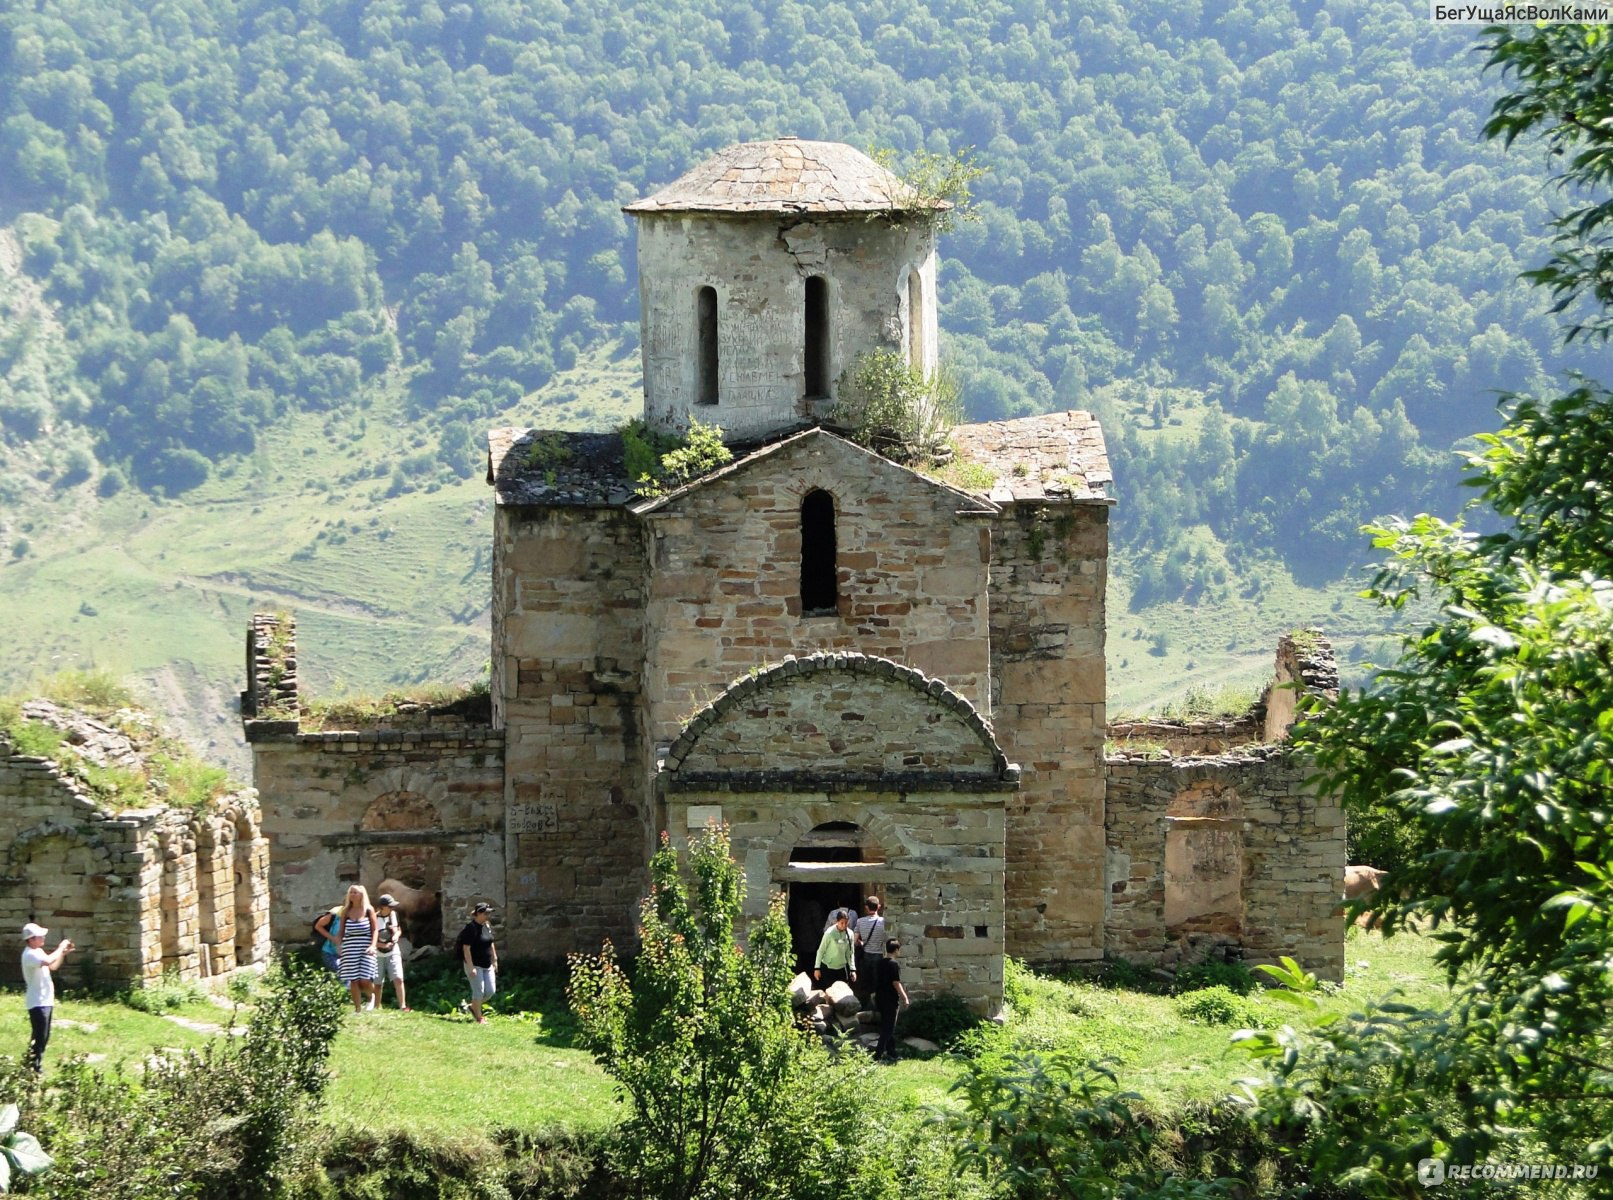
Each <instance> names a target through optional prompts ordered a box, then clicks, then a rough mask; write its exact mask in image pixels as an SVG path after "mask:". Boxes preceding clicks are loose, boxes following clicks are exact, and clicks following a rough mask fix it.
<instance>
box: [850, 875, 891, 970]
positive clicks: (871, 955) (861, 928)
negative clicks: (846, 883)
mask: <svg viewBox="0 0 1613 1200" xmlns="http://www.w3.org/2000/svg"><path fill="white" fill-rule="evenodd" d="M883 910H884V905H882V904H881V903H880V902H879V897H878V896H870V897H868V899H867V900H865V901H863V916H861V917H859V918H858V920H857V924H856V925H855V926H854V927H853V928H852V933H853V934H855V935H856V939H855V940H856V943H857V958H856V964H857V979H858V982H860V983H861V984H862V986H863V987H865V988H872V987H873V986H874V983H875V980H874V967H875V966H876V965H878V963H879V960H880V958H881V957H883V956H884V953H885V916H884V911H883Z"/></svg>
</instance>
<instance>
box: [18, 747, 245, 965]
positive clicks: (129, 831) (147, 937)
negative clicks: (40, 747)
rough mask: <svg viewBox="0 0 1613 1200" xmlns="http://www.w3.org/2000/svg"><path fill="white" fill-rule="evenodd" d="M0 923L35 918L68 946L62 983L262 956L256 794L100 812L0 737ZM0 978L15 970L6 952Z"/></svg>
mask: <svg viewBox="0 0 1613 1200" xmlns="http://www.w3.org/2000/svg"><path fill="white" fill-rule="evenodd" d="M0 845H4V846H6V847H7V849H6V850H5V852H4V859H3V865H0V924H3V925H4V926H6V927H8V928H10V929H11V930H13V932H15V930H16V929H18V928H20V927H21V925H22V924H23V922H25V921H36V922H38V923H39V924H41V925H44V926H46V927H47V928H48V929H49V930H50V931H51V932H50V938H49V939H48V941H47V943H46V945H47V947H48V948H53V947H54V946H55V944H56V942H57V941H58V940H59V939H61V938H63V937H67V938H71V939H72V941H73V942H74V944H75V945H76V946H77V947H78V949H77V951H75V952H74V953H73V954H70V955H69V956H68V957H67V959H66V961H65V962H64V964H63V968H62V970H61V972H60V978H61V980H62V981H63V982H64V983H68V984H73V985H78V984H83V983H90V982H94V983H100V984H131V983H133V984H138V983H143V982H151V981H153V980H155V979H157V978H159V977H160V976H161V975H162V974H163V973H164V972H165V971H172V972H174V973H176V974H177V975H179V976H180V977H181V978H185V979H198V978H207V977H209V976H211V975H219V974H224V973H226V972H228V971H231V970H233V969H235V968H236V967H238V966H247V965H255V964H260V963H262V962H264V961H266V960H267V957H268V950H269V944H268V923H267V914H268V890H267V878H266V877H267V867H268V861H267V847H266V844H265V842H264V840H263V839H262V837H261V836H260V835H259V832H258V813H257V803H256V797H255V795H254V794H253V793H252V792H240V793H236V794H233V795H230V796H226V797H224V798H222V799H221V800H219V801H217V802H216V803H215V805H214V806H213V807H212V808H211V809H210V810H208V811H205V812H201V813H193V812H190V811H187V810H181V809H168V808H150V809H139V810H132V811H127V812H120V813H111V812H107V811H105V810H103V809H102V808H101V807H100V806H99V805H98V804H97V803H96V801H95V800H94V798H93V797H92V796H90V795H89V794H88V793H87V792H86V791H85V789H84V788H83V786H82V785H81V784H80V783H79V782H78V780H77V779H75V778H74V777H73V776H72V775H71V774H69V773H68V772H66V771H64V770H63V769H62V768H61V767H60V766H58V765H57V764H56V763H55V762H53V761H51V760H49V759H43V758H36V757H31V756H23V755H16V754H13V753H11V752H10V748H9V747H8V746H7V745H6V744H5V743H4V742H0ZM0 977H3V978H4V979H6V980H7V981H9V982H16V981H18V980H19V979H20V971H19V968H18V965H17V959H16V956H14V955H13V956H9V957H6V958H4V959H0Z"/></svg>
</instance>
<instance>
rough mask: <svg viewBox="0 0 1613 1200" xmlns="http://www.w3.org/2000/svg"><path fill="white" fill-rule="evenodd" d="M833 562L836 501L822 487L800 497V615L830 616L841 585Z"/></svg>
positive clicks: (837, 603) (836, 606) (834, 608)
mask: <svg viewBox="0 0 1613 1200" xmlns="http://www.w3.org/2000/svg"><path fill="white" fill-rule="evenodd" d="M836 575H837V568H836V565H835V501H834V497H833V496H831V495H830V494H829V493H828V492H826V491H823V490H822V489H821V488H819V489H815V490H813V491H810V492H808V493H807V494H806V496H805V497H804V498H803V499H802V501H801V615H802V616H803V617H825V616H833V615H834V614H835V613H836V612H838V611H839V595H840V587H839V582H838V580H837V578H836Z"/></svg>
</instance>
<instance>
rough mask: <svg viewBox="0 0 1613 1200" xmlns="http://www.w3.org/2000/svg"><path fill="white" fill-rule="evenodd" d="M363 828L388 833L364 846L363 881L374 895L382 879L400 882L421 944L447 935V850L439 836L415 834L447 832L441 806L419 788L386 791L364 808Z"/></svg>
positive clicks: (407, 916) (414, 937) (406, 915)
mask: <svg viewBox="0 0 1613 1200" xmlns="http://www.w3.org/2000/svg"><path fill="white" fill-rule="evenodd" d="M359 828H360V830H362V831H363V832H364V833H367V834H379V835H383V836H382V837H381V838H379V839H376V840H372V841H370V842H369V843H368V844H366V845H365V846H364V849H363V851H362V866H361V869H360V881H361V882H362V883H363V884H364V886H365V887H366V888H368V889H369V892H370V899H371V900H372V901H373V900H374V899H375V897H376V896H377V895H378V894H379V892H380V891H381V889H382V887H383V885H388V884H401V885H402V886H401V887H392V888H391V890H392V891H394V892H397V893H399V894H398V895H397V896H396V897H395V898H396V899H397V900H398V902H399V906H400V908H401V910H402V911H401V916H402V918H403V924H404V932H405V936H407V937H408V939H409V941H410V942H411V943H413V944H414V945H416V946H421V945H436V944H437V943H439V942H441V941H442V877H443V851H442V844H441V841H440V840H439V839H436V838H435V837H431V836H423V837H421V838H419V839H414V838H411V837H410V836H409V835H410V834H422V835H436V834H440V833H441V832H442V817H441V815H440V814H439V813H438V812H437V808H436V806H435V805H434V804H432V803H431V802H430V801H429V800H427V799H426V798H425V797H424V796H422V795H420V794H419V793H418V792H410V791H396V792H386V793H383V794H382V795H380V796H377V797H376V798H375V799H374V800H372V801H371V802H370V804H369V806H368V807H367V808H366V809H365V810H364V816H363V818H362V819H361V820H360V822H359Z"/></svg>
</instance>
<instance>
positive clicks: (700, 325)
mask: <svg viewBox="0 0 1613 1200" xmlns="http://www.w3.org/2000/svg"><path fill="white" fill-rule="evenodd" d="M695 324H696V330H695V337H696V342H697V343H698V345H697V348H696V361H697V362H698V363H699V370H700V378H699V381H698V384H697V387H696V389H695V402H696V403H698V404H715V403H717V289H716V288H710V287H703V288H701V289H700V291H699V293H697V295H696V297H695Z"/></svg>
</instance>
